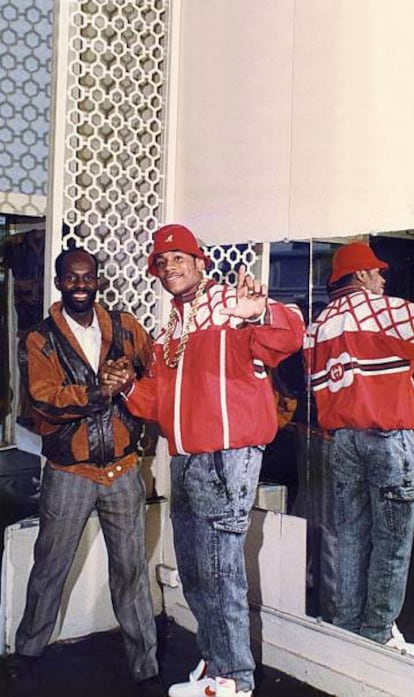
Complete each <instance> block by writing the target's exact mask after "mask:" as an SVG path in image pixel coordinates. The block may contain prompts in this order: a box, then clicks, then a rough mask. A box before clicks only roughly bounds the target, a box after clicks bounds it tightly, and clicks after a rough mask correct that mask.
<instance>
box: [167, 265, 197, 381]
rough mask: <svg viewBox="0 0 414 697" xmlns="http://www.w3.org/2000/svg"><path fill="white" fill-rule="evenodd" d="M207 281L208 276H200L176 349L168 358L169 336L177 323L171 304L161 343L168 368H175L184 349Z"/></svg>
mask: <svg viewBox="0 0 414 697" xmlns="http://www.w3.org/2000/svg"><path fill="white" fill-rule="evenodd" d="M207 283H208V278H202V279H201V281H200V283H199V286H198V288H197V292H196V294H195V297H194V300H193V301H192V303H191V308H190V314H189V315H188V319H187V322H186V324H185V327H184V329H183V333H182V334H181V336H180V341H179V343H178V346H177V350H176V352H175V356H174V357H173V358H170V342H171V337H172V335H173V334H174V329H175V327H176V324H177V319H176V313H175V309H174V306H171V310H170V316H169V318H168V324H167V331H166V334H165V341H164V345H163V349H162V350H163V355H164V361H165V363H166V365H167V366H168V368H176V367H177V365H178V362H179V360H180V358H181V356H182V355H183V353H184V351H185V347H186V346H187V342H188V339H189V335H190V330H191V328H192V325H193V322H194V319H195V316H196V314H197V310H198V308H199V306H200V301H201V296H202V295H203V293H204V288H205V287H206V285H207Z"/></svg>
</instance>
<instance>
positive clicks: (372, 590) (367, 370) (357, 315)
mask: <svg viewBox="0 0 414 697" xmlns="http://www.w3.org/2000/svg"><path fill="white" fill-rule="evenodd" d="M387 266H388V265H387V264H386V263H385V262H383V261H382V260H380V259H378V258H377V257H376V255H375V254H374V253H373V251H372V250H371V249H370V247H369V246H368V245H366V244H363V243H361V242H355V243H352V244H349V245H346V246H344V247H341V248H340V249H339V250H338V251H337V252H336V254H335V255H334V257H333V267H332V274H331V277H330V291H331V292H330V302H329V304H328V305H327V307H326V308H325V309H324V310H322V312H321V314H320V315H319V316H318V317H317V319H316V320H315V321H314V322H312V323H311V324H310V327H309V329H308V336H307V340H306V342H305V355H306V358H307V362H308V369H309V371H310V375H311V385H312V390H313V393H314V396H315V399H316V405H317V412H318V422H319V425H320V426H321V427H322V428H323V429H325V430H326V431H328V432H329V433H330V434H331V442H330V455H329V463H330V467H331V470H332V473H333V476H334V480H335V502H334V510H335V523H336V532H337V539H338V548H337V579H336V581H337V598H336V616H335V617H334V623H335V624H337V625H338V626H340V627H343V628H344V629H348V630H349V631H352V632H356V633H359V634H361V635H362V636H365V637H368V638H369V639H372V640H374V641H377V642H379V643H381V644H387V645H388V646H390V647H392V648H396V649H399V650H404V651H405V652H406V653H410V654H413V655H414V644H408V643H407V642H406V641H405V639H404V637H403V636H402V634H401V632H399V630H398V628H397V625H396V619H397V618H398V615H399V613H400V611H401V608H402V605H403V601H404V596H405V589H406V582H407V575H408V570H409V563H410V556H411V548H412V542H413V531H414V430H413V429H414V387H413V369H414V304H413V303H410V302H407V301H406V300H402V299H401V298H394V297H387V296H385V295H384V284H385V280H384V278H383V277H382V275H381V271H382V270H384V269H386V268H387Z"/></svg>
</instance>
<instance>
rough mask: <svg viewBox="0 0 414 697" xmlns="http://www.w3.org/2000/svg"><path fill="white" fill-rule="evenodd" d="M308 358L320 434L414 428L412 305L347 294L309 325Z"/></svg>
mask: <svg viewBox="0 0 414 697" xmlns="http://www.w3.org/2000/svg"><path fill="white" fill-rule="evenodd" d="M305 356H306V358H307V362H308V365H309V366H310V371H311V381H312V390H313V392H314V395H315V399H316V405H317V409H318V422H319V425H320V426H321V427H322V428H324V429H327V430H333V429H337V428H344V427H348V428H360V429H368V428H377V429H380V430H384V431H388V430H393V429H401V428H406V429H412V428H414V388H413V380H412V374H413V369H414V304H413V303H410V302H407V301H406V300H402V299H401V298H392V297H387V296H385V295H384V296H382V295H376V294H374V293H370V292H369V291H366V290H364V289H361V290H357V291H355V289H354V290H353V292H346V289H344V292H343V293H342V294H341V295H340V296H339V297H336V299H335V300H332V301H331V302H330V303H329V305H327V307H326V308H325V309H324V310H322V312H321V314H320V315H319V317H318V318H317V319H316V321H315V322H313V323H312V324H311V325H310V328H309V333H308V337H307V340H306V347H305Z"/></svg>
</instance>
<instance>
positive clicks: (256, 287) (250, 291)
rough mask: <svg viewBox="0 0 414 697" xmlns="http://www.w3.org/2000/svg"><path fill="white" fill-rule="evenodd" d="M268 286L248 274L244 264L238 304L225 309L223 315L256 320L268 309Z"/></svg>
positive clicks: (241, 267) (238, 284)
mask: <svg viewBox="0 0 414 697" xmlns="http://www.w3.org/2000/svg"><path fill="white" fill-rule="evenodd" d="M266 303H267V286H265V285H263V284H262V283H261V282H260V281H258V280H257V279H255V278H254V277H253V276H251V275H250V274H248V273H247V270H246V267H245V266H244V265H243V264H242V265H241V266H240V269H239V273H238V277H237V303H236V305H235V306H234V307H225V308H223V309H222V310H221V314H222V315H227V316H229V317H240V318H241V319H249V320H254V319H257V318H259V317H260V316H261V315H262V314H263V312H264V310H265V309H266Z"/></svg>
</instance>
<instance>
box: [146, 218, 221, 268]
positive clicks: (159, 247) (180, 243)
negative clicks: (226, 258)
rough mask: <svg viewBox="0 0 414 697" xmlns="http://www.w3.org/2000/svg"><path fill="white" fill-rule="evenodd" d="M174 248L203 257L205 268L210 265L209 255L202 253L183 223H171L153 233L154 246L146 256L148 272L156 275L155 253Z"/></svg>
mask: <svg viewBox="0 0 414 697" xmlns="http://www.w3.org/2000/svg"><path fill="white" fill-rule="evenodd" d="M175 250H177V251H179V252H185V253H186V254H191V255H192V256H193V257H198V258H199V259H204V261H205V264H206V269H208V268H210V266H211V259H210V257H208V256H207V255H206V254H204V252H203V250H202V249H201V248H200V247H199V245H198V242H197V240H196V238H195V236H194V235H193V233H192V232H191V230H189V229H188V228H186V227H185V226H184V225H178V224H175V223H172V224H170V225H164V226H163V227H160V229H159V230H157V232H155V233H154V246H153V249H152V252H151V254H150V255H149V257H148V271H149V273H150V274H152V275H153V276H158V269H157V267H156V265H155V257H156V256H157V254H162V253H163V252H172V251H175Z"/></svg>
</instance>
